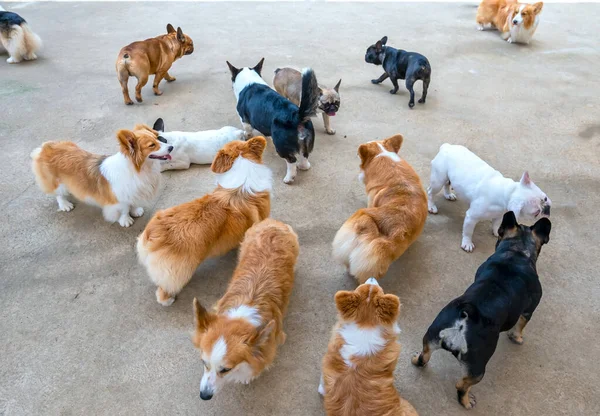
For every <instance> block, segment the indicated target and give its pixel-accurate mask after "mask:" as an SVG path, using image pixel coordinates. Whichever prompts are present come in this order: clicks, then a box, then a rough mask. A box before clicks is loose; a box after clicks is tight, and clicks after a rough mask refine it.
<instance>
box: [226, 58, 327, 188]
mask: <svg viewBox="0 0 600 416" xmlns="http://www.w3.org/2000/svg"><path fill="white" fill-rule="evenodd" d="M264 60H265V58H262V59H261V60H260V62H259V63H258V64H257V65H256V66H255V67H253V68H241V69H238V68H236V67H234V66H233V65H231V64H230V63H229V62H227V65H228V66H229V71H230V72H231V81H232V82H233V93H234V94H235V98H236V99H237V113H238V115H239V116H240V120H241V121H242V126H243V128H244V130H245V131H246V135H247V136H248V137H249V136H250V134H251V133H252V130H253V129H256V130H258V131H259V132H261V133H262V134H264V135H265V136H271V138H272V139H273V145H274V146H275V150H276V151H277V154H278V155H279V156H280V157H281V158H283V159H285V161H286V164H287V173H286V175H285V177H284V179H283V182H285V183H287V184H290V183H292V182H294V179H295V178H296V172H297V170H296V168H298V169H300V170H308V169H310V163H309V162H308V156H309V154H310V153H311V152H312V149H313V146H314V142H315V129H314V127H313V124H312V121H310V118H311V117H313V116H314V115H316V114H317V106H318V104H319V95H320V94H319V85H318V84H317V78H316V76H315V73H314V72H313V70H312V69H310V68H306V69H304V70H303V71H302V94H301V99H300V105H299V106H297V105H296V104H294V103H292V102H291V101H290V100H288V99H286V98H284V97H282V96H281V95H280V94H278V93H277V92H276V91H274V90H273V89H271V87H269V86H268V85H267V83H266V82H265V81H264V80H263V79H262V77H261V75H260V73H261V71H262V66H263V62H264ZM298 159H300V161H299V162H298V164H297V165H296V161H297V160H298Z"/></svg>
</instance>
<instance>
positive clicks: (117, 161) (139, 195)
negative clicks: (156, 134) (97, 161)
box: [100, 152, 161, 205]
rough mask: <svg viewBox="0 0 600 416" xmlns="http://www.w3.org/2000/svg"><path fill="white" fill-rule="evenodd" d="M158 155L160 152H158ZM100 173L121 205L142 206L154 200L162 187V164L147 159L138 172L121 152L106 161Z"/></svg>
mask: <svg viewBox="0 0 600 416" xmlns="http://www.w3.org/2000/svg"><path fill="white" fill-rule="evenodd" d="M157 153H158V152H157ZM100 173H102V176H104V177H105V178H106V180H107V181H108V182H109V183H110V187H111V189H112V191H113V193H114V194H115V196H116V197H117V200H118V201H119V203H123V204H128V205H140V203H141V202H146V201H150V200H152V199H153V198H154V197H155V196H156V193H157V192H158V188H159V186H160V181H161V174H160V163H159V161H158V160H156V159H147V160H146V161H145V162H144V164H143V165H142V169H141V170H140V172H137V171H136V169H135V167H134V166H133V163H132V162H131V160H130V159H129V158H128V157H126V156H125V155H124V154H123V153H121V152H119V153H116V154H114V155H112V156H109V157H107V158H106V159H104V161H103V162H102V164H101V165H100Z"/></svg>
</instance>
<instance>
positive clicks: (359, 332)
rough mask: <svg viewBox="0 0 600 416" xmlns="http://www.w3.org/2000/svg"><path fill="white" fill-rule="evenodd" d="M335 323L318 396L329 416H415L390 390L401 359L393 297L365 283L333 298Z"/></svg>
mask: <svg viewBox="0 0 600 416" xmlns="http://www.w3.org/2000/svg"><path fill="white" fill-rule="evenodd" d="M335 305H336V307H337V310H338V322H337V324H336V325H335V327H334V328H333V333H332V335H331V340H330V341H329V346H328V348H327V353H326V354H325V357H324V358H323V367H322V371H323V372H322V377H321V383H320V385H319V389H318V391H319V393H320V394H322V395H323V398H324V404H325V411H326V413H327V415H328V416H338V415H339V416H374V415H377V416H417V415H418V413H417V411H416V410H415V408H414V407H413V406H412V405H411V404H410V403H409V402H408V401H406V400H404V399H403V398H402V397H400V395H399V394H398V392H397V391H396V388H395V387H394V369H395V368H396V363H397V362H398V356H399V355H400V344H399V343H398V334H399V333H400V329H399V328H398V324H397V323H396V320H397V319H398V315H399V313H400V300H399V299H398V297H397V296H395V295H391V294H388V295H386V294H384V293H383V290H382V289H381V288H380V287H379V284H378V283H377V280H376V279H374V278H369V279H368V280H367V281H366V283H364V284H362V285H360V286H359V287H358V288H357V289H356V290H355V291H353V292H347V291H340V292H337V293H336V294H335Z"/></svg>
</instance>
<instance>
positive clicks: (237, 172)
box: [216, 156, 273, 194]
mask: <svg viewBox="0 0 600 416" xmlns="http://www.w3.org/2000/svg"><path fill="white" fill-rule="evenodd" d="M216 176H217V185H218V186H220V187H221V188H225V189H240V190H241V191H243V192H246V193H250V194H255V193H259V192H270V191H271V189H272V187H273V173H272V172H271V169H269V168H268V167H267V166H265V165H263V164H259V163H255V162H252V161H251V160H248V159H245V158H243V157H241V156H239V157H238V158H237V159H236V160H235V162H233V165H232V166H231V169H229V170H228V171H227V172H225V173H219V174H217V175H216Z"/></svg>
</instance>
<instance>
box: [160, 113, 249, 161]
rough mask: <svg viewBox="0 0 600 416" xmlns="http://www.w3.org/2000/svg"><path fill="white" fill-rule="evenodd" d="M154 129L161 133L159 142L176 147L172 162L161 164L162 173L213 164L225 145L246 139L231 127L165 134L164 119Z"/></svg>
mask: <svg viewBox="0 0 600 416" xmlns="http://www.w3.org/2000/svg"><path fill="white" fill-rule="evenodd" d="M153 128H154V130H156V131H158V133H159V136H158V140H160V141H162V142H164V143H167V144H169V145H172V146H173V147H174V149H173V152H172V153H171V160H165V161H163V162H161V164H160V170H161V171H165V170H172V169H189V167H190V164H192V163H195V164H199V165H205V164H209V163H212V161H213V160H214V158H215V156H216V155H217V152H218V151H219V149H221V148H222V147H223V145H225V143H229V142H232V141H234V140H244V138H245V133H244V131H243V130H240V129H236V128H235V127H231V126H225V127H222V128H221V129H219V130H206V131H197V132H184V131H170V132H165V123H164V122H163V119H162V118H159V119H158V120H156V122H155V123H154V127H153Z"/></svg>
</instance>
